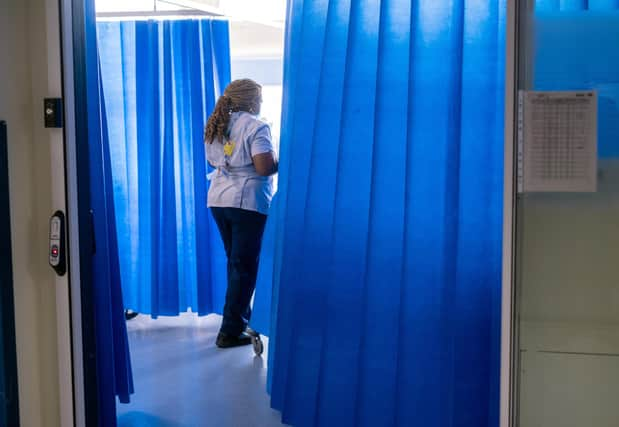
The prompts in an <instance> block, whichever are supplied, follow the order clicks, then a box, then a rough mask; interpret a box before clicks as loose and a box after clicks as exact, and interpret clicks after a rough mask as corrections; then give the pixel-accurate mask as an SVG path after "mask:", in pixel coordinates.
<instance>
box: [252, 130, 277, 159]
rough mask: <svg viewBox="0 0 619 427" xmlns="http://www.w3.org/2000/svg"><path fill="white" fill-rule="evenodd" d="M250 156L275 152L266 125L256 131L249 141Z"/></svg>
mask: <svg viewBox="0 0 619 427" xmlns="http://www.w3.org/2000/svg"><path fill="white" fill-rule="evenodd" d="M250 146H251V156H252V157H254V156H256V155H258V154H263V153H270V152H272V151H275V149H274V148H273V143H272V142H271V129H269V126H268V125H263V126H260V127H259V128H258V130H256V133H254V135H253V136H252V137H251V139H250Z"/></svg>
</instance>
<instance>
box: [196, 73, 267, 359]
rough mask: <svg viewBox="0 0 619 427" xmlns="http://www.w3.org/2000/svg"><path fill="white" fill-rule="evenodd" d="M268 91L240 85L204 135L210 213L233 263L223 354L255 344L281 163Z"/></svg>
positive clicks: (220, 339)
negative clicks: (254, 313)
mask: <svg viewBox="0 0 619 427" xmlns="http://www.w3.org/2000/svg"><path fill="white" fill-rule="evenodd" d="M261 103H262V87H261V86H260V85H259V84H257V83H256V82H254V81H253V80H249V79H241V80H235V81H233V82H232V83H230V84H229V85H228V87H226V90H225V91H224V94H223V95H222V96H221V97H220V98H219V100H218V101H217V104H216V105H215V110H214V111H213V114H211V116H210V117H209V119H208V122H207V124H206V128H205V132H204V140H205V143H206V154H207V159H208V162H209V164H210V165H211V166H213V167H214V168H215V170H214V171H213V172H212V173H211V174H209V179H210V181H211V185H210V188H209V191H208V207H209V208H210V209H211V213H212V214H213V218H214V219H215V222H216V223H217V227H218V228H219V232H220V234H221V238H222V240H223V243H224V248H225V250H226V256H227V258H228V288H227V291H226V302H225V306H224V316H223V321H222V324H221V328H220V331H219V335H218V336H217V346H218V347H220V348H228V347H237V346H241V345H247V344H250V343H251V337H250V336H249V335H248V334H247V333H246V328H247V323H248V322H249V317H250V315H251V307H250V302H251V298H252V295H253V293H254V289H255V286H256V275H257V272H258V257H259V255H260V246H261V243H262V234H263V231H264V225H265V222H266V218H267V214H268V211H269V206H270V204H271V199H272V197H273V178H272V175H274V174H275V173H277V166H278V164H277V160H276V156H275V152H274V149H273V144H272V143H271V131H270V129H269V126H268V125H267V124H266V123H264V122H262V121H261V120H260V119H258V114H259V113H260V105H261Z"/></svg>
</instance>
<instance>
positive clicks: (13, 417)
mask: <svg viewBox="0 0 619 427" xmlns="http://www.w3.org/2000/svg"><path fill="white" fill-rule="evenodd" d="M0 266H1V267H0V284H1V285H2V286H0V315H1V316H2V318H1V319H0V322H1V323H0V324H1V325H2V331H1V339H2V348H3V352H2V354H1V355H0V357H1V358H2V366H0V369H2V377H3V382H4V389H3V390H0V393H2V395H3V396H4V399H3V400H4V401H5V402H3V403H2V404H3V405H4V403H6V406H5V408H6V414H5V415H6V422H7V425H10V426H15V427H18V426H19V393H18V387H19V386H18V373H17V344H16V337H15V303H14V296H13V286H14V282H13V257H12V246H11V199H10V186H9V161H8V134H7V123H6V122H4V121H2V120H0Z"/></svg>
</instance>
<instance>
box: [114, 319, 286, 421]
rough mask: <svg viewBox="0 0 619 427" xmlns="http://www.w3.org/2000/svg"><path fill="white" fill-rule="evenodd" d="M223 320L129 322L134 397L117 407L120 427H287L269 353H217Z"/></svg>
mask: <svg viewBox="0 0 619 427" xmlns="http://www.w3.org/2000/svg"><path fill="white" fill-rule="evenodd" d="M220 321H221V318H220V317H219V316H215V315H211V316H206V317H198V316H196V315H195V314H183V315H181V316H179V317H160V318H158V319H156V320H154V319H151V318H150V317H149V316H142V315H140V316H138V317H136V318H135V319H132V320H130V321H128V322H127V329H128V334H129V346H130V348H131V360H132V364H133V378H134V384H135V394H134V395H132V397H131V403H130V404H117V413H118V426H119V427H272V426H273V427H274V426H284V425H285V424H282V423H281V421H280V414H279V413H278V412H277V411H275V410H273V409H271V408H270V405H269V396H268V394H267V392H266V363H267V359H266V349H265V354H264V355H263V356H262V358H260V357H255V356H254V353H253V349H252V347H251V346H247V347H241V348H236V349H226V350H221V349H218V348H217V347H216V346H215V338H216V335H217V331H218V328H219V323H220ZM265 345H266V342H265Z"/></svg>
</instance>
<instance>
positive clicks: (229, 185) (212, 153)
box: [206, 112, 274, 215]
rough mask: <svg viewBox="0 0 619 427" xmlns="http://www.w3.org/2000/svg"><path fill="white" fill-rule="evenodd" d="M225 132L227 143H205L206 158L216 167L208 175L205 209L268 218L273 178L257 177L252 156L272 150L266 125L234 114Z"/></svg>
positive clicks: (242, 113) (255, 118) (248, 115)
mask: <svg viewBox="0 0 619 427" xmlns="http://www.w3.org/2000/svg"><path fill="white" fill-rule="evenodd" d="M228 130H229V132H230V137H229V139H228V141H225V140H224V141H223V142H224V143H221V142H219V141H218V140H215V141H214V142H213V143H212V144H209V143H208V141H207V144H206V158H207V160H208V162H209V163H210V164H211V165H212V166H213V167H215V171H213V172H212V173H210V174H209V179H210V180H211V186H210V188H209V190H208V203H207V206H208V207H219V208H240V209H245V210H249V211H255V212H259V213H261V214H264V215H267V214H268V212H269V207H270V205H271V199H272V198H273V178H272V177H270V176H268V177H267V176H260V175H259V174H258V172H256V168H255V167H254V163H253V160H252V157H253V156H255V155H257V154H263V153H269V152H273V151H274V149H273V144H272V143H271V130H270V129H269V125H268V124H266V123H264V122H263V121H261V120H259V119H258V118H257V117H256V116H254V115H252V114H249V113H246V112H236V113H232V116H231V117H230V124H229V126H228Z"/></svg>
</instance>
